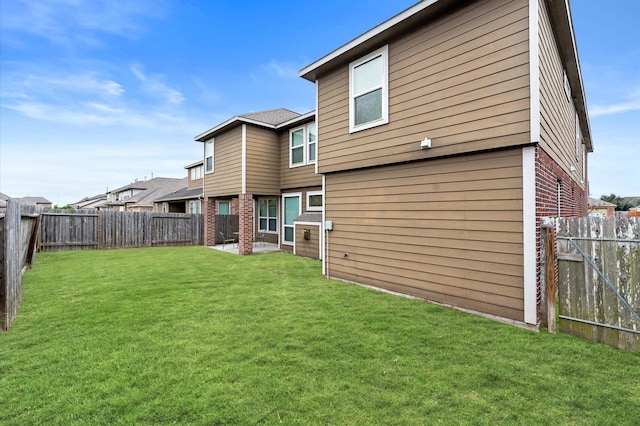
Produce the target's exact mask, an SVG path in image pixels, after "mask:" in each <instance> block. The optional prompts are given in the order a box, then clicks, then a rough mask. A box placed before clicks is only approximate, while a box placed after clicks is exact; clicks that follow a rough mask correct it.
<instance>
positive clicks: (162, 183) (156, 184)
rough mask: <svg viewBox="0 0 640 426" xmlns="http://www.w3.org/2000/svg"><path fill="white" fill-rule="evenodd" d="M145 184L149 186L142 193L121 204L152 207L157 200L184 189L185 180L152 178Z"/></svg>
mask: <svg viewBox="0 0 640 426" xmlns="http://www.w3.org/2000/svg"><path fill="white" fill-rule="evenodd" d="M146 183H149V185H147V188H146V189H145V190H144V191H142V192H139V193H138V194H136V195H134V196H133V197H130V198H127V199H126V200H122V203H124V204H126V205H137V206H153V203H154V202H155V200H157V199H158V198H161V197H164V196H165V195H167V194H170V193H172V192H175V191H177V190H179V189H182V188H184V187H186V186H187V178H182V179H174V178H154V179H151V180H148V181H146ZM137 189H140V188H137Z"/></svg>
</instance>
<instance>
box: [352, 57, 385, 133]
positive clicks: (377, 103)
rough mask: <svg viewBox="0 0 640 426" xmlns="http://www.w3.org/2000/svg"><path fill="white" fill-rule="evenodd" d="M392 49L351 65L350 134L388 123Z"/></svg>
mask: <svg viewBox="0 0 640 426" xmlns="http://www.w3.org/2000/svg"><path fill="white" fill-rule="evenodd" d="M388 56H389V46H384V47H383V48H381V49H378V50H376V51H375V52H373V53H371V54H369V55H367V56H365V57H363V58H361V59H359V60H357V61H355V62H352V63H351V64H350V65H349V131H350V132H357V131H359V130H364V129H369V128H371V127H375V126H379V125H381V124H386V123H388V122H389V87H388V86H389V75H388V74H389V73H388V70H389V65H388Z"/></svg>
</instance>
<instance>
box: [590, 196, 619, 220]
mask: <svg viewBox="0 0 640 426" xmlns="http://www.w3.org/2000/svg"><path fill="white" fill-rule="evenodd" d="M615 215H616V205H615V204H613V203H609V202H607V201H603V200H599V199H597V198H592V197H589V216H598V217H614V216H615Z"/></svg>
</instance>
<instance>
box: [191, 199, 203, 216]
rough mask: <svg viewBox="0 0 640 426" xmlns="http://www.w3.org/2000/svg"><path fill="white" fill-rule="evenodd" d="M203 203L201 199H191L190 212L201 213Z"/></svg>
mask: <svg viewBox="0 0 640 426" xmlns="http://www.w3.org/2000/svg"><path fill="white" fill-rule="evenodd" d="M201 209H202V204H201V203H200V200H191V201H189V213H191V214H200V213H201V212H202V210H201Z"/></svg>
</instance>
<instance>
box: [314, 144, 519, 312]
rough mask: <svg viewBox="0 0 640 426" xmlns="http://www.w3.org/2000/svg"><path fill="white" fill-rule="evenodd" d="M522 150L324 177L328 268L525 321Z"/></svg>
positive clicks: (370, 282)
mask: <svg viewBox="0 0 640 426" xmlns="http://www.w3.org/2000/svg"><path fill="white" fill-rule="evenodd" d="M522 185H523V176H522V150H521V149H510V150H505V151H497V152H492V153H482V154H470V155H465V156H457V157H450V158H446V159H435V160H431V161H422V162H415V163H409V164H398V165H390V166H383V167H375V168H370V169H363V170H355V171H348V172H339V173H330V174H328V175H327V176H326V200H325V206H326V207H325V209H326V212H325V215H326V220H331V221H333V230H332V231H330V232H329V236H328V239H327V242H326V244H327V246H328V260H327V261H325V265H326V266H327V267H328V274H329V276H331V277H333V278H339V279H344V280H347V281H354V282H358V283H362V284H368V285H372V286H375V287H379V288H384V289H388V290H392V291H396V292H400V293H404V294H409V295H413V296H417V297H421V298H425V299H428V300H432V301H437V302H440V303H446V304H451V305H455V306H459V307H463V308H467V309H472V310H475V311H479V312H484V313H489V314H493V315H497V316H500V317H504V318H511V319H514V320H517V321H522V320H523V316H524V290H523V274H524V271H523V263H522V259H523V225H522V224H523V213H522V211H523V200H522V194H523V186H522Z"/></svg>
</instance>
